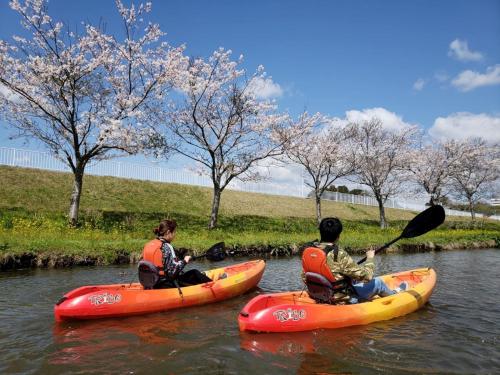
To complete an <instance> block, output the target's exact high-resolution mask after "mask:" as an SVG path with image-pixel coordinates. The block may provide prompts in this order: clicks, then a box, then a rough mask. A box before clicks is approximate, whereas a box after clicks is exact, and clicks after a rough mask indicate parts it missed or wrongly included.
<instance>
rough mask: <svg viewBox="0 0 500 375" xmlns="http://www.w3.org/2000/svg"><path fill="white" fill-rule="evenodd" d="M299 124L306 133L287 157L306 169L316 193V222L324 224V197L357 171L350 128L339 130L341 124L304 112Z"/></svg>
mask: <svg viewBox="0 0 500 375" xmlns="http://www.w3.org/2000/svg"><path fill="white" fill-rule="evenodd" d="M298 123H300V124H301V128H303V129H306V131H305V132H304V133H303V134H301V135H300V137H297V138H296V139H295V140H293V142H292V144H291V145H290V147H289V148H288V150H287V156H288V157H289V158H290V160H292V161H293V162H295V163H297V164H299V165H301V166H303V167H304V169H305V171H306V172H307V174H308V176H309V178H310V180H306V185H307V186H309V187H311V188H312V189H313V192H314V197H315V203H316V219H317V221H318V224H319V223H320V222H321V196H322V194H323V193H324V192H325V190H326V189H327V188H328V187H329V186H330V185H331V184H333V183H334V182H335V181H336V180H337V179H339V178H341V177H344V176H347V175H349V174H351V173H352V172H353V171H354V163H353V160H352V158H349V157H348V142H347V141H348V139H349V138H350V137H351V136H352V132H350V131H349V128H343V127H341V126H336V125H338V123H336V122H333V121H332V120H330V119H328V118H326V117H324V116H322V115H321V114H319V113H316V114H314V115H312V116H311V115H309V114H308V113H307V112H304V113H302V114H301V115H300V117H299V119H298Z"/></svg>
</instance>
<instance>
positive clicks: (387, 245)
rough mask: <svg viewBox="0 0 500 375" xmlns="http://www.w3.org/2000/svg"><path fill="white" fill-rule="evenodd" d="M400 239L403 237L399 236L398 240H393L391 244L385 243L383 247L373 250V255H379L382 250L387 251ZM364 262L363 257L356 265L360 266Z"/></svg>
mask: <svg viewBox="0 0 500 375" xmlns="http://www.w3.org/2000/svg"><path fill="white" fill-rule="evenodd" d="M401 238H403V236H399V237H398V238H395V239H393V240H392V241H391V242H387V243H386V244H385V245H384V246H382V247H381V248H379V249H377V250H375V254H377V253H379V252H380V251H382V250H385V249H387V248H388V247H389V246H391V245H392V244H393V243H394V242H397V241H399V240H400V239H401ZM365 261H366V257H364V258H363V259H361V260H360V261H358V264H361V263H364V262H365Z"/></svg>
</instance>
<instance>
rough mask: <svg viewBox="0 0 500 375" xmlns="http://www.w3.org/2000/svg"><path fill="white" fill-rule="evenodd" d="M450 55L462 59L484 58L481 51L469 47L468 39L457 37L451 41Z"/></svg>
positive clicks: (475, 59)
mask: <svg viewBox="0 0 500 375" xmlns="http://www.w3.org/2000/svg"><path fill="white" fill-rule="evenodd" d="M448 56H451V57H454V58H455V59H457V60H460V61H480V60H482V59H483V54H482V53H481V52H473V51H471V50H470V49H469V46H468V44H467V41H466V40H460V39H455V40H454V41H453V42H451V43H450V49H449V50H448Z"/></svg>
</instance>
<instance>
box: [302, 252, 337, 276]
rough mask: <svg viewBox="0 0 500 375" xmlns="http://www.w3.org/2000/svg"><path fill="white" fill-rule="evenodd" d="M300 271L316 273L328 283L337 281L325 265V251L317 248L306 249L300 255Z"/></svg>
mask: <svg viewBox="0 0 500 375" xmlns="http://www.w3.org/2000/svg"><path fill="white" fill-rule="evenodd" d="M302 269H303V270H304V273H306V272H314V273H318V274H320V275H322V276H324V277H326V278H327V279H328V281H330V282H332V283H333V282H335V281H336V280H337V279H336V278H335V276H333V274H332V271H330V268H329V267H328V264H326V254H325V251H324V250H322V249H320V248H318V247H308V248H306V249H305V250H304V252H303V253H302Z"/></svg>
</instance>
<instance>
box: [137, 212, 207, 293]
mask: <svg viewBox="0 0 500 375" xmlns="http://www.w3.org/2000/svg"><path fill="white" fill-rule="evenodd" d="M176 230H177V223H176V222H175V220H162V221H161V222H160V224H159V225H158V227H157V228H154V229H153V232H154V234H155V235H156V239H154V240H152V241H149V242H148V243H147V244H146V245H145V246H144V250H143V251H142V260H145V261H148V262H151V263H152V264H153V265H154V266H155V267H156V268H157V269H158V271H159V276H160V278H159V280H158V282H157V283H156V285H155V286H154V288H162V287H163V288H165V287H167V288H168V287H173V286H175V283H176V282H178V283H179V284H180V285H181V286H187V285H196V284H202V283H206V282H209V281H212V279H210V278H209V277H208V276H206V275H205V274H204V273H203V272H200V271H199V270H197V269H192V270H189V271H187V272H185V273H183V272H182V271H183V269H184V267H185V266H186V264H188V263H189V262H190V260H191V259H192V258H191V256H189V255H187V256H185V257H184V258H183V259H179V258H178V256H177V254H176V253H175V250H174V247H173V246H172V245H171V242H172V241H173V240H174V239H175V235H176Z"/></svg>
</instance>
